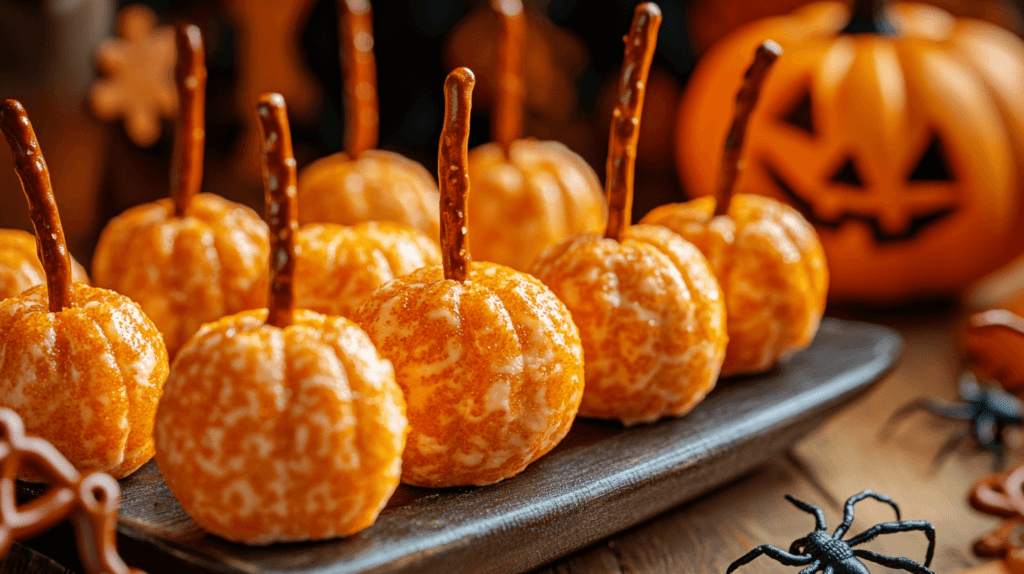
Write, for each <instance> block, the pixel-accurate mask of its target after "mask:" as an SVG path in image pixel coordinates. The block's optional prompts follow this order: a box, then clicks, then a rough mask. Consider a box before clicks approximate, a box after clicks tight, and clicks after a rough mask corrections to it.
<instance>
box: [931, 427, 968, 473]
mask: <svg viewBox="0 0 1024 574" xmlns="http://www.w3.org/2000/svg"><path fill="white" fill-rule="evenodd" d="M968 435H970V432H969V431H967V430H966V429H965V430H958V431H956V432H955V433H953V436H951V437H949V440H947V441H946V442H945V444H943V445H942V448H940V449H939V452H937V453H935V458H933V459H932V472H935V471H936V470H938V469H939V467H941V466H942V463H943V462H945V461H946V459H947V458H949V455H951V454H953V451H955V450H956V449H957V447H959V446H960V444H961V443H963V442H964V439H966V438H967V437H968Z"/></svg>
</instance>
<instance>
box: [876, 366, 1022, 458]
mask: <svg viewBox="0 0 1024 574" xmlns="http://www.w3.org/2000/svg"><path fill="white" fill-rule="evenodd" d="M960 398H962V399H963V400H964V401H965V402H962V403H957V402H949V401H944V400H941V399H936V398H934V397H924V398H921V399H917V400H915V401H912V402H910V403H908V404H906V405H904V406H902V407H900V408H899V409H897V410H896V412H895V413H893V415H892V417H890V418H889V421H888V422H887V423H886V425H885V429H883V434H888V431H889V429H891V427H892V426H893V425H894V424H895V423H897V422H899V421H898V420H897V419H900V418H901V417H903V416H905V415H907V414H910V413H912V412H914V411H917V410H920V409H924V410H926V411H928V412H930V413H932V414H934V415H937V416H940V417H943V418H947V419H955V420H962V421H971V422H972V425H971V427H970V428H969V429H964V430H962V431H960V432H957V433H956V434H954V435H953V436H952V437H950V439H949V440H948V441H946V444H944V445H943V446H942V449H941V450H940V451H939V453H938V454H937V455H936V456H935V462H936V463H938V462H940V461H941V460H942V459H943V458H945V457H946V456H948V455H949V454H950V453H952V452H953V451H954V450H955V449H956V447H958V446H959V445H960V443H962V442H963V441H964V439H965V438H967V435H968V434H970V435H973V436H974V438H975V440H977V441H978V444H980V445H981V446H983V447H985V448H986V449H988V450H989V451H991V452H993V453H995V455H996V457H997V462H1001V461H1002V458H1003V433H1004V431H1005V430H1006V427H1007V426H1010V425H1022V424H1024V419H1022V417H1021V414H1022V408H1021V402H1020V399H1018V398H1017V397H1015V396H1013V395H1011V394H1010V393H1008V392H1006V391H1004V390H1003V389H1001V388H999V387H996V386H992V385H980V384H978V381H977V380H976V379H975V378H974V376H973V375H971V374H969V373H965V374H964V375H962V376H961V377H960Z"/></svg>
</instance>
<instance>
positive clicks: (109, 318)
mask: <svg viewBox="0 0 1024 574" xmlns="http://www.w3.org/2000/svg"><path fill="white" fill-rule="evenodd" d="M0 129H2V131H3V132H4V136H6V137H7V141H8V143H10V145H11V152H12V154H13V155H14V160H15V163H14V166H15V170H16V171H17V173H18V177H19V178H20V179H21V182H22V187H23V188H24V190H25V195H26V197H27V198H28V203H29V213H30V214H31V215H32V220H33V225H34V226H35V229H36V237H38V238H39V246H40V249H39V254H40V258H41V259H42V263H43V268H44V269H45V272H46V284H45V285H40V286H37V287H33V288H31V289H29V290H28V291H26V292H24V293H22V294H21V295H18V296H16V297H11V298H9V299H5V300H3V301H2V302H0V407H7V408H10V409H12V410H14V411H15V412H17V413H18V415H20V416H21V418H22V419H23V421H24V423H25V431H26V432H28V433H30V434H33V435H37V436H39V437H42V438H44V439H46V440H48V441H50V442H51V443H52V444H53V445H54V446H55V447H56V448H57V449H58V450H59V451H60V452H61V454H63V455H64V456H65V457H66V458H67V459H68V460H69V461H70V462H71V463H72V464H73V465H74V466H75V468H77V469H78V470H79V471H80V472H83V473H84V472H91V471H96V470H98V471H102V472H107V473H109V474H111V475H112V476H114V477H115V478H123V477H125V476H127V475H129V474H131V473H132V472H134V471H135V470H136V469H137V468H139V467H140V466H142V465H143V464H144V463H145V462H146V461H147V460H149V459H150V458H151V457H152V456H153V438H152V431H153V418H154V415H155V413H156V406H157V400H158V399H159V397H160V392H161V389H162V388H163V384H164V380H166V378H167V370H168V367H167V350H166V349H165V348H164V344H163V341H162V340H161V338H160V333H159V332H158V331H157V330H156V327H154V326H153V323H152V322H150V320H149V319H148V318H146V316H145V315H144V314H143V312H142V310H141V309H140V308H139V306H138V305H136V304H135V303H134V302H132V301H131V300H129V299H128V298H127V297H124V296H122V295H118V294H117V293H114V292H112V291H107V290H105V289H97V288H94V287H89V286H88V285H84V284H81V283H72V280H71V275H72V267H71V258H70V256H69V255H68V250H67V244H66V243H65V241H64V230H63V228H62V226H61V223H60V218H59V216H58V214H57V206H56V203H55V202H54V198H53V189H52V187H51V185H50V176H49V172H48V170H47V167H46V161H45V160H44V159H43V156H42V152H41V151H40V149H39V143H38V142H37V141H36V136H35V133H34V132H33V131H32V124H31V123H30V122H29V120H28V116H27V115H26V114H25V109H24V108H23V107H22V106H21V104H20V103H18V102H16V101H14V100H7V101H5V102H3V103H2V104H0ZM19 476H20V478H22V479H25V480H34V481H39V480H45V477H41V476H39V475H37V474H35V473H34V472H33V471H31V470H22V471H21V472H20V475H19Z"/></svg>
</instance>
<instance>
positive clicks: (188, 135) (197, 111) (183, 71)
mask: <svg viewBox="0 0 1024 574" xmlns="http://www.w3.org/2000/svg"><path fill="white" fill-rule="evenodd" d="M175 42H176V43H177V46H178V65H177V69H176V71H175V80H176V81H177V85H178V99H179V100H180V102H181V105H180V106H179V108H180V110H181V112H180V113H179V115H178V121H177V123H176V124H175V128H174V151H173V152H172V156H171V197H172V198H173V199H174V215H176V216H177V217H184V215H185V214H186V213H187V212H188V207H189V204H190V203H191V202H192V198H193V197H195V195H196V194H197V193H199V187H200V185H202V181H203V146H205V145H206V115H205V113H206V112H205V109H204V106H205V105H206V62H205V56H204V51H203V36H202V34H201V33H200V32H199V27H198V26H193V25H188V26H182V27H181V28H178V30H177V33H176V35H175Z"/></svg>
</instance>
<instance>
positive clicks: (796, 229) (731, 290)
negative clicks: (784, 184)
mask: <svg viewBox="0 0 1024 574" xmlns="http://www.w3.org/2000/svg"><path fill="white" fill-rule="evenodd" d="M714 211H715V199H714V198H712V197H702V198H699V199H695V200H692V201H689V202H686V203H683V204H674V205H664V206H661V207H658V208H656V209H654V210H653V211H651V212H650V213H648V214H647V216H645V217H644V218H643V220H642V221H641V223H649V224H655V225H663V226H665V227H667V228H669V229H671V230H672V231H674V232H676V233H678V234H680V235H681V236H682V237H683V238H684V239H686V240H687V241H690V242H692V243H693V244H694V245H696V246H697V248H698V249H700V250H701V252H702V253H704V255H705V256H706V257H707V259H708V261H709V262H710V263H711V267H712V269H714V271H715V276H716V277H717V278H718V281H719V283H720V284H721V286H722V290H723V291H724V293H725V307H726V312H727V314H728V329H729V347H728V348H727V349H726V352H725V363H724V364H723V365H722V375H723V376H729V375H740V374H753V373H760V372H763V371H766V370H768V369H770V368H772V367H773V366H774V365H775V364H776V363H778V362H779V361H783V360H785V359H786V358H787V357H789V356H790V355H792V354H793V353H795V352H797V351H799V350H800V349H803V348H804V347H806V346H807V345H810V344H811V340H812V339H813V338H814V334H815V333H816V332H817V331H818V325H819V324H820V322H821V316H822V315H823V314H824V312H825V298H826V295H827V292H828V267H827V265H826V263H825V251H824V249H823V248H822V246H821V241H819V239H818V235H817V233H815V231H814V228H813V227H812V226H811V224H810V223H808V222H807V220H805V219H804V218H803V217H802V216H801V215H800V214H799V213H798V212H797V211H796V210H795V209H793V208H791V207H789V206H788V205H785V204H783V203H781V202H779V201H776V200H774V199H771V198H767V197H761V196H759V195H747V194H738V195H736V196H734V197H733V198H732V201H731V203H730V205H729V211H728V213H727V215H726V216H717V217H713V214H714Z"/></svg>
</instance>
